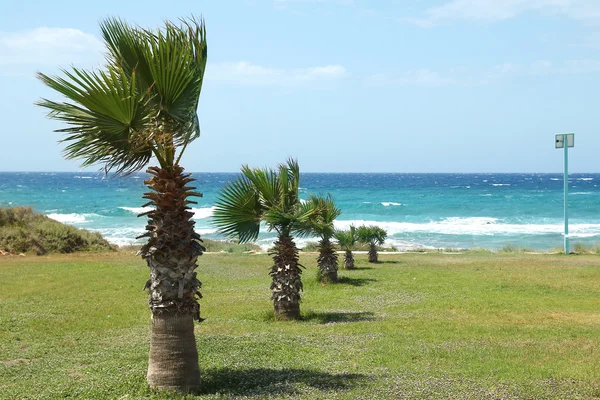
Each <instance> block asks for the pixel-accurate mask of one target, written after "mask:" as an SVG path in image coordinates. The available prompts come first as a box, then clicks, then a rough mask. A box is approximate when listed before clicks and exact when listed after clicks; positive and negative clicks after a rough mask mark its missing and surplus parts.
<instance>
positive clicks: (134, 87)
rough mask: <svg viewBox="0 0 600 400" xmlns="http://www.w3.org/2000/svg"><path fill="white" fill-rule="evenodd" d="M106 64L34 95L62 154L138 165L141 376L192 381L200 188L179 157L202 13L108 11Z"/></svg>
mask: <svg viewBox="0 0 600 400" xmlns="http://www.w3.org/2000/svg"><path fill="white" fill-rule="evenodd" d="M100 28H101V31H102V36H103V38H104V42H105V44H106V48H107V53H106V61H107V62H106V65H105V66H104V68H103V69H101V70H98V71H87V70H82V69H78V68H72V69H71V70H70V71H67V70H63V71H62V72H63V73H64V75H65V76H66V77H65V78H61V77H50V76H48V75H45V74H42V73H38V78H39V79H41V80H42V82H43V83H45V84H46V85H48V86H49V87H50V88H52V89H54V90H56V91H57V92H58V93H60V94H61V95H63V96H65V97H66V98H67V101H66V102H55V101H51V100H47V99H42V100H40V101H39V102H38V103H37V104H38V105H40V106H42V107H45V108H47V109H49V110H50V111H49V114H48V115H49V117H50V118H53V119H57V120H60V121H63V122H65V123H66V124H67V125H68V127H66V128H64V129H59V130H57V132H62V133H64V134H65V135H66V137H65V138H64V139H62V140H61V142H65V143H67V146H66V147H65V150H64V155H65V157H66V158H67V159H80V160H82V166H90V165H98V164H99V165H102V166H103V167H104V170H105V171H106V172H107V173H108V172H109V171H112V172H114V173H115V174H117V175H127V174H131V173H134V172H138V171H140V170H141V169H143V168H144V167H145V166H146V165H147V164H148V163H149V161H150V160H151V158H152V157H154V158H155V159H156V161H157V162H158V166H151V167H149V168H148V169H147V172H148V173H149V174H150V175H151V177H150V179H148V180H147V181H145V182H144V183H145V184H146V185H147V186H148V188H149V189H150V191H149V192H148V193H146V194H144V196H143V198H145V199H147V200H148V202H147V203H146V204H145V205H144V207H147V206H152V207H154V208H153V209H152V210H150V211H148V212H146V213H144V214H141V215H140V216H142V215H147V217H148V224H147V226H146V233H145V234H143V235H142V236H140V237H147V238H148V243H147V244H145V245H144V246H142V248H141V249H140V251H139V252H138V254H141V256H142V257H143V258H144V259H145V260H146V262H147V265H148V267H149V268H150V279H149V280H148V282H147V283H146V287H145V288H146V289H149V294H150V299H149V306H150V310H151V312H152V328H151V337H150V355H149V363H148V364H149V365H148V375H147V380H148V383H149V385H150V386H151V387H155V388H169V389H174V390H176V391H179V392H197V391H198V390H199V388H200V369H199V367H198V351H197V349H196V341H195V338H194V320H196V321H202V319H201V318H200V305H199V304H198V301H197V298H200V297H201V295H200V292H199V291H198V290H199V288H200V285H201V283H200V281H199V280H198V279H197V277H196V272H195V271H194V270H195V269H196V267H197V264H196V261H197V259H198V256H200V255H201V254H202V252H203V251H204V247H202V245H201V244H200V243H199V241H200V236H199V235H198V234H197V233H195V232H194V221H192V220H191V218H192V216H193V215H194V214H193V213H192V212H190V207H189V204H195V202H193V201H191V200H188V198H189V197H191V196H201V194H199V193H196V192H194V189H195V188H194V187H191V186H190V183H191V182H192V181H194V179H193V178H192V177H191V176H190V174H186V173H184V169H183V168H182V167H181V166H180V165H179V161H180V159H181V156H182V154H183V152H184V150H185V149H186V147H187V145H188V144H189V143H191V142H192V141H193V140H195V139H197V138H198V137H199V136H200V128H199V124H198V117H197V115H196V110H197V108H198V101H199V96H200V91H201V89H202V80H203V77H204V70H205V66H206V57H207V45H206V30H205V27H204V21H200V22H198V21H196V20H195V19H193V18H192V19H190V20H186V21H182V24H181V25H180V26H177V25H174V24H172V23H170V22H168V21H167V22H166V23H165V26H164V28H162V29H159V30H157V31H156V32H153V31H150V30H147V29H143V28H140V27H132V26H130V25H128V24H127V23H126V22H124V21H122V20H120V19H116V18H109V19H107V20H105V21H103V22H102V23H101V24H100Z"/></svg>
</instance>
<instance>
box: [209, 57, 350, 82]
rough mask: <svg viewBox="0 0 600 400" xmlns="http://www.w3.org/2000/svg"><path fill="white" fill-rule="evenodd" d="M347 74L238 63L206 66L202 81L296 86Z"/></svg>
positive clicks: (337, 68) (329, 67)
mask: <svg viewBox="0 0 600 400" xmlns="http://www.w3.org/2000/svg"><path fill="white" fill-rule="evenodd" d="M347 75H348V73H347V71H346V69H345V68H344V67H343V66H341V65H326V66H320V67H310V68H289V69H286V68H271V67H263V66H260V65H256V64H252V63H249V62H247V61H239V62H223V63H216V64H209V65H208V67H207V69H206V76H205V79H206V81H207V82H218V83H226V84H233V85H242V86H298V85H304V84H316V83H324V82H328V81H332V80H337V79H341V78H344V77H346V76H347Z"/></svg>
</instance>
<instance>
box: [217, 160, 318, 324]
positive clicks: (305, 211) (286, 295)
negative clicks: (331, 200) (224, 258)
mask: <svg viewBox="0 0 600 400" xmlns="http://www.w3.org/2000/svg"><path fill="white" fill-rule="evenodd" d="M299 180H300V168H299V166H298V162H297V161H295V160H292V159H290V160H288V161H287V163H286V164H280V165H278V166H277V170H276V171H274V170H271V169H256V168H254V169H253V168H250V167H248V166H243V167H242V175H241V176H240V178H239V179H238V180H237V181H233V182H230V183H229V184H228V185H227V186H225V187H224V188H223V189H222V191H221V193H220V194H219V197H218V199H217V201H216V203H215V211H214V214H213V221H214V224H215V225H216V226H217V227H218V228H219V232H220V233H221V234H223V235H225V236H227V237H230V238H239V241H240V242H241V243H244V242H249V241H252V240H256V239H257V238H258V234H259V231H260V222H261V221H264V222H265V223H266V225H267V227H268V230H269V231H275V232H277V240H276V241H275V243H274V247H273V248H272V250H271V251H270V255H272V256H273V261H274V265H273V266H272V267H271V272H270V275H271V277H272V280H273V282H272V284H271V291H272V295H271V300H273V307H274V310H275V319H278V320H297V319H300V292H301V291H302V280H301V274H302V269H301V268H303V267H302V265H300V264H299V257H298V248H297V247H296V244H295V243H294V237H293V236H294V235H301V236H303V235H306V233H307V231H306V220H307V219H308V218H310V217H311V216H312V215H313V214H314V213H315V212H316V211H315V210H314V209H311V208H310V207H302V205H301V202H300V199H299V197H298V184H299Z"/></svg>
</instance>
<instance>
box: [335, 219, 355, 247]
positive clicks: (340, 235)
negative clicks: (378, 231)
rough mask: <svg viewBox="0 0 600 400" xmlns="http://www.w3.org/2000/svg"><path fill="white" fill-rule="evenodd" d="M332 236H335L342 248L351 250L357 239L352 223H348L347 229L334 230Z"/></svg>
mask: <svg viewBox="0 0 600 400" xmlns="http://www.w3.org/2000/svg"><path fill="white" fill-rule="evenodd" d="M333 237H335V239H336V240H337V241H338V244H339V245H340V247H341V248H342V249H343V250H352V249H353V248H354V245H355V244H356V241H357V240H358V238H357V235H356V227H355V226H354V225H350V227H349V228H348V229H347V230H336V231H335V233H334V234H333Z"/></svg>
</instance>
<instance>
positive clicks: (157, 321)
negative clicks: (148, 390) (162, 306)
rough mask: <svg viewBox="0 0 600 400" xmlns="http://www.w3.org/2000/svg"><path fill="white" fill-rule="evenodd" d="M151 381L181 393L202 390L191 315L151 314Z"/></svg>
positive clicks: (149, 380) (149, 382) (153, 383)
mask: <svg viewBox="0 0 600 400" xmlns="http://www.w3.org/2000/svg"><path fill="white" fill-rule="evenodd" d="M149 360H150V361H149V363H148V375H147V380H148V384H149V385H150V386H151V387H154V388H160V389H170V390H175V391H177V392H179V393H199V391H200V367H199V366H198V350H197V349H196V338H195V337H194V317H193V315H192V314H182V315H177V314H176V313H161V314H154V315H153V316H152V330H151V334H150V358H149Z"/></svg>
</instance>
